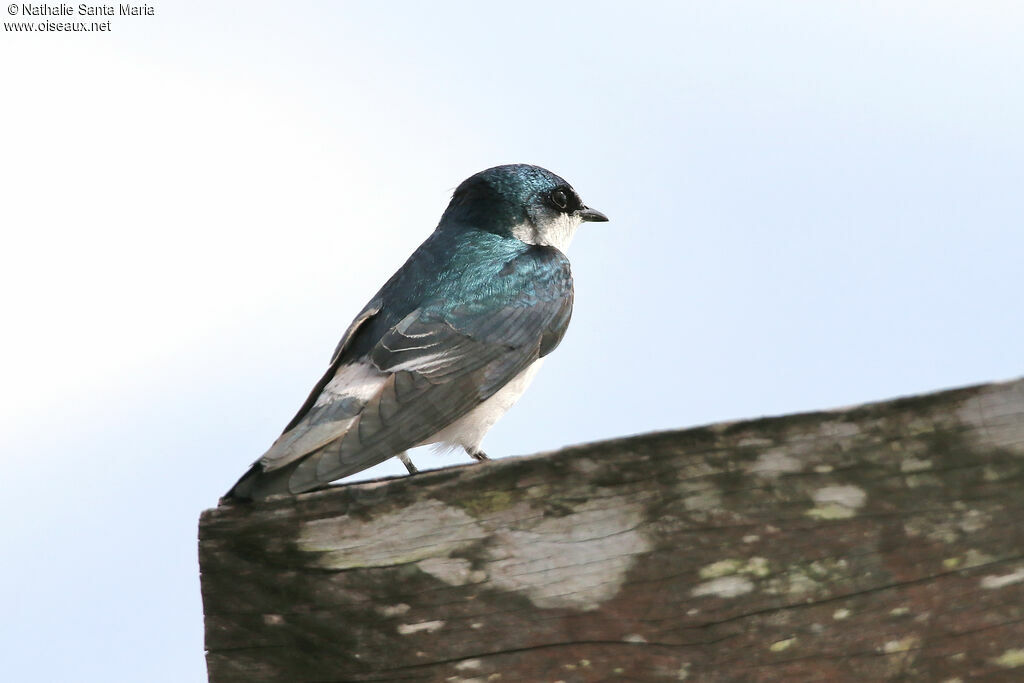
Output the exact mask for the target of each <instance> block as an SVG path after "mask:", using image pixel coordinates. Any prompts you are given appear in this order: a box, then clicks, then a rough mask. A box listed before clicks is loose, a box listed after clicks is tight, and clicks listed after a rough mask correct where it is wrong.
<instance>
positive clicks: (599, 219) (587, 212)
mask: <svg viewBox="0 0 1024 683" xmlns="http://www.w3.org/2000/svg"><path fill="white" fill-rule="evenodd" d="M578 214H579V217H580V218H581V219H583V220H584V221H587V222H590V223H605V222H607V220H608V216H605V215H604V214H603V213H601V212H600V211H598V210H597V209H591V208H590V207H589V206H584V207H583V208H582V209H580V210H579V212H578Z"/></svg>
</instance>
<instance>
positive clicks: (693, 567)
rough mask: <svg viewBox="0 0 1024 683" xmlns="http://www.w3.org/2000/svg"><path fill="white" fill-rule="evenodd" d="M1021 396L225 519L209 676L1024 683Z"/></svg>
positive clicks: (735, 434) (467, 470)
mask: <svg viewBox="0 0 1024 683" xmlns="http://www.w3.org/2000/svg"><path fill="white" fill-rule="evenodd" d="M1022 473H1024V381H1017V382H1011V383H1006V384H993V385H986V386H980V387H972V388H967V389H959V390H954V391H949V392H943V393H939V394H933V395H927V396H920V397H914V398H907V399H901V400H896V401H890V402H886V403H878V404H873V405H867V406H861V407H856V408H851V409H846V410H839V411H831V412H821V413H811V414H803V415H794V416H788V417H780V418H770V419H761V420H754V421H749V422H739V423H729V424H720V425H714V426H711V427H705V428H699V429H689V430H684V431H678V432H670V433H660V434H650V435H645V436H638V437H633V438H628V439H621V440H617V441H609V442H604V443H597V444H590V445H584V446H578V447H574V448H568V449H565V450H562V451H559V452H557V453H550V454H542V455H537V456H532V457H528V458H509V459H504V460H499V461H495V462H491V463H487V464H484V465H473V466H466V467H459V468H452V469H447V470H442V471H437V472H428V473H425V474H421V475H417V476H415V477H409V478H399V479H392V480H385V481H379V482H371V483H364V484H356V485H349V486H344V487H338V488H336V489H332V490H329V491H323V492H319V493H313V494H307V495H304V496H300V497H298V498H295V499H283V500H274V501H270V502H268V503H264V504H248V505H231V506H223V507H219V508H217V509H214V510H207V511H206V512H205V513H203V516H202V519H201V522H200V544H199V554H200V565H201V571H202V590H203V603H204V607H205V615H206V646H207V650H208V654H207V662H208V666H209V673H210V680H211V681H215V682H216V683H226V682H228V681H281V680H288V681H397V680H450V681H460V680H465V681H468V680H479V681H484V680H499V679H500V680H505V681H518V680H538V681H540V680H549V681H557V680H563V681H599V680H611V679H616V678H618V679H621V680H658V679H667V680H680V679H685V678H687V677H689V678H690V679H691V680H701V681H740V680H763V681H794V680H851V681H852V680H858V681H859V680H868V679H897V678H913V679H920V680H947V679H956V678H960V679H964V680H966V679H968V678H972V677H976V676H979V675H996V676H1000V675H1007V676H1009V675H1011V674H1020V675H1022V676H1024V668H1019V669H1017V671H1013V669H1014V668H1016V667H1024V526H1022V523H1021V522H1022V513H1024V489H1022Z"/></svg>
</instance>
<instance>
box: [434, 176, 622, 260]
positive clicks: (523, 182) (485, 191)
mask: <svg viewBox="0 0 1024 683" xmlns="http://www.w3.org/2000/svg"><path fill="white" fill-rule="evenodd" d="M607 220H608V217H607V216H605V215H604V214H603V213H601V212H600V211H595V210H594V209H591V208H589V207H588V206H586V205H585V204H584V203H583V201H582V200H581V199H580V197H579V195H578V194H576V191H575V190H574V189H572V186H571V185H569V183H567V182H565V180H563V179H562V178H560V177H558V176H557V175H555V174H554V173H552V172H551V171H549V170H547V169H544V168H541V167H540V166H531V165H529V164H508V165H505V166H495V167H494V168H489V169H487V170H486V171H480V172H479V173H477V174H475V175H472V176H470V177H469V178H467V179H466V180H464V181H463V182H462V184H461V185H459V186H458V187H457V188H456V189H455V193H454V194H453V195H452V201H451V203H450V204H449V205H448V208H447V209H446V210H445V212H444V215H443V216H442V217H441V226H452V227H454V228H456V229H478V230H486V231H488V232H493V233H496V234H499V235H502V236H510V237H515V238H516V239H519V240H522V241H523V242H526V243H528V244H541V245H546V246H553V247H556V248H558V249H560V250H562V251H565V249H566V247H568V246H569V242H570V240H572V236H573V234H574V233H575V232H576V228H578V227H579V226H580V224H581V223H584V222H586V221H607Z"/></svg>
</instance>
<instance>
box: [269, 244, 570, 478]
mask: <svg viewBox="0 0 1024 683" xmlns="http://www.w3.org/2000/svg"><path fill="white" fill-rule="evenodd" d="M572 297H573V293H572V276H571V273H570V271H569V264H568V261H567V260H566V258H565V256H564V255H562V254H561V253H560V252H557V251H556V250H554V249H549V248H544V247H534V248H532V249H530V250H529V251H527V252H526V253H524V254H522V255H520V256H519V257H517V258H515V259H513V260H511V261H509V262H508V263H507V264H505V266H504V268H503V269H502V270H501V271H500V273H499V274H498V276H497V277H496V278H494V280H493V281H488V282H481V283H480V284H479V285H477V286H476V287H474V291H473V292H472V295H471V296H461V297H460V298H459V300H460V301H463V302H464V303H462V304H461V305H459V306H452V305H450V303H448V302H444V301H434V302H428V303H426V304H424V305H423V306H421V307H419V308H417V309H416V310H414V311H412V312H411V313H410V314H408V315H407V316H405V317H404V318H403V319H402V320H401V321H399V322H398V323H397V324H396V325H394V326H392V327H391V328H390V329H388V330H387V331H386V332H385V333H384V334H383V336H382V337H381V338H380V340H379V341H378V342H377V343H376V345H375V346H373V348H372V349H371V350H370V352H369V354H368V356H367V357H365V358H361V359H358V360H354V361H350V362H347V363H345V364H341V365H339V366H338V367H337V368H336V369H335V371H334V372H333V374H332V377H331V378H330V379H329V380H328V381H326V382H322V385H321V391H320V392H319V395H318V396H317V397H316V398H315V399H313V400H312V402H311V405H310V407H309V408H308V410H307V412H306V413H305V415H303V417H302V418H301V419H300V420H298V422H297V423H296V424H295V425H294V426H293V427H292V428H291V429H290V430H289V431H287V432H285V433H284V434H282V435H281V438H280V439H278V441H277V442H276V443H275V444H274V446H272V447H271V449H270V450H269V451H267V453H266V454H264V456H263V457H262V458H261V459H260V461H259V462H260V465H261V467H262V470H263V471H264V472H271V471H274V470H278V469H280V468H283V467H285V466H287V465H292V469H293V472H292V473H291V475H290V476H289V478H288V490H290V491H291V492H292V493H298V492H301V491H307V490H310V489H312V488H317V487H318V486H321V485H323V484H325V483H327V482H330V481H333V480H335V479H339V478H341V477H344V476H348V475H349V474H353V473H355V472H358V471H360V470H363V469H366V468H368V467H371V466H373V465H375V464H377V463H379V462H383V461H384V460H386V459H387V458H390V457H391V456H393V455H395V454H397V453H400V452H401V451H403V450H405V449H407V448H410V447H412V446H416V445H418V444H420V443H421V442H423V441H424V440H426V439H428V438H430V437H431V436H433V435H434V434H436V433H437V432H438V431H440V430H441V429H442V428H444V427H446V426H447V425H449V424H451V423H452V422H454V421H455V420H457V419H458V418H459V417H461V416H463V415H465V414H466V413H468V412H469V411H470V410H472V409H473V408H474V407H476V406H477V405H479V404H480V403H482V402H483V401H485V400H487V399H488V398H489V397H490V396H492V395H493V394H494V393H495V392H496V391H498V389H500V388H501V387H502V386H504V385H505V384H506V383H507V382H508V381H509V380H511V379H512V378H513V377H515V376H516V375H518V374H519V373H520V372H522V371H523V370H524V369H525V368H527V367H528V366H529V365H530V364H531V363H533V362H534V361H535V360H537V358H539V357H541V356H544V355H546V354H547V353H549V352H550V351H551V350H553V349H554V347H555V346H557V344H558V342H559V341H560V340H561V338H562V335H563V334H564V332H565V328H566V326H567V325H568V323H569V317H570V315H571V312H572ZM338 357H339V358H341V355H340V354H339V355H338Z"/></svg>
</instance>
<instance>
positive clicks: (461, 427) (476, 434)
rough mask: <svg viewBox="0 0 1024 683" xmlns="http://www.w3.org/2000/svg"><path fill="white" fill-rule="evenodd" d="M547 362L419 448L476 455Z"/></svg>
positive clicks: (525, 372)
mask: <svg viewBox="0 0 1024 683" xmlns="http://www.w3.org/2000/svg"><path fill="white" fill-rule="evenodd" d="M543 362H544V359H542V358H541V359H538V360H535V361H534V362H533V364H532V365H530V367H528V368H526V369H525V370H523V371H522V372H520V373H519V374H518V375H516V376H515V377H513V378H512V379H511V380H510V381H509V383H508V384H506V385H505V386H503V387H502V388H501V389H499V390H498V391H497V392H496V393H495V394H494V395H493V396H491V397H490V398H489V399H487V400H486V401H484V402H483V403H481V404H480V405H478V406H477V407H476V408H474V409H473V410H471V411H470V412H468V413H466V414H465V415H463V416H462V417H460V418H459V419H458V420H456V421H455V422H453V423H451V424H450V425H448V426H447V427H445V428H444V429H442V430H441V431H439V432H438V433H437V434H435V435H434V436H432V437H430V438H429V439H426V440H425V441H424V442H423V443H422V444H420V445H427V444H432V443H441V444H451V445H456V446H462V447H463V448H465V449H466V450H467V451H475V450H476V449H477V448H478V447H479V446H480V442H481V441H483V440H484V435H485V434H487V431H488V430H489V429H490V428H491V427H493V426H494V423H495V422H497V421H498V419H499V418H500V417H501V416H502V415H504V414H505V413H506V412H508V409H509V408H511V407H512V406H513V404H515V402H516V401H518V400H519V397H520V396H522V395H523V392H525V391H526V389H527V387H529V386H530V382H532V381H533V376H534V375H536V374H537V371H538V370H540V366H541V363H543Z"/></svg>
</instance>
